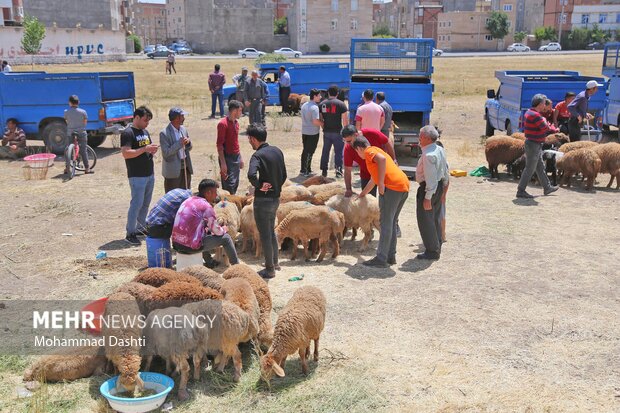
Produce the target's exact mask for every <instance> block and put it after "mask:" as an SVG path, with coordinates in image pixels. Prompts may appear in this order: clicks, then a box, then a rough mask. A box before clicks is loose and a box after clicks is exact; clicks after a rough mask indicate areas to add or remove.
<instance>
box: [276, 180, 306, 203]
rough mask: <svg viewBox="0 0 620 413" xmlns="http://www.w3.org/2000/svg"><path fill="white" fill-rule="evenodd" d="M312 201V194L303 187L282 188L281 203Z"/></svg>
mask: <svg viewBox="0 0 620 413" xmlns="http://www.w3.org/2000/svg"><path fill="white" fill-rule="evenodd" d="M310 200H312V193H310V191H309V190H308V188H306V187H305V186H303V185H290V186H287V187H284V188H282V192H280V203H281V204H284V203H286V202H293V201H310Z"/></svg>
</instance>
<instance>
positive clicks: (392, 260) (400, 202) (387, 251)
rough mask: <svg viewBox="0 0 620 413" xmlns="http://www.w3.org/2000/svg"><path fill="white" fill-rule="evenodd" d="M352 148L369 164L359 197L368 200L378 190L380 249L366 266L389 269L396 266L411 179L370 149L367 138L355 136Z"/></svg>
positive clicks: (378, 248)
mask: <svg viewBox="0 0 620 413" xmlns="http://www.w3.org/2000/svg"><path fill="white" fill-rule="evenodd" d="M351 145H352V146H353V149H355V152H357V154H358V155H359V157H360V158H362V159H364V161H365V162H366V167H367V168H368V172H370V177H371V180H370V181H369V182H368V184H367V185H366V187H365V188H364V189H363V190H362V192H361V193H360V194H359V197H360V198H361V197H363V196H366V195H367V194H368V193H369V192H370V191H372V189H373V188H374V187H375V186H377V187H378V189H379V191H378V192H379V210H380V213H381V216H380V223H381V228H380V230H379V246H378V247H377V255H376V256H375V257H374V258H373V259H371V260H368V261H365V262H363V264H364V265H366V266H369V267H378V268H386V267H387V266H388V265H392V264H396V239H397V237H396V232H397V230H396V227H397V222H398V215H399V214H400V211H401V210H402V209H403V206H404V205H405V201H406V200H407V197H408V196H409V178H407V175H405V173H404V172H403V171H401V170H400V169H399V168H398V166H397V165H396V163H394V161H393V160H392V158H391V157H390V155H388V154H387V153H386V152H385V151H383V150H382V149H380V148H377V147H375V146H371V145H370V143H369V142H368V139H366V138H365V137H364V136H356V137H355V139H354V140H353V143H352V144H351Z"/></svg>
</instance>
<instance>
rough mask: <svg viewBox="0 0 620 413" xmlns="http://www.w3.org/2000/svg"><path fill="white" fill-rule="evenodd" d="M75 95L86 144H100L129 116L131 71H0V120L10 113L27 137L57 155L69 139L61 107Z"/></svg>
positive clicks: (132, 89)
mask: <svg viewBox="0 0 620 413" xmlns="http://www.w3.org/2000/svg"><path fill="white" fill-rule="evenodd" d="M74 94H75V95H78V97H79V98H80V107H81V108H82V109H84V110H85V111H86V112H87V113H88V124H87V125H86V130H87V131H88V144H89V145H90V146H93V147H96V146H99V145H101V144H102V143H103V142H104V141H105V138H106V136H107V135H109V134H113V133H118V131H119V130H120V129H121V128H122V127H124V126H125V125H127V124H128V123H129V122H131V121H132V119H133V111H134V106H135V97H136V92H135V87H134V76H133V73H132V72H101V73H46V72H11V73H0V124H1V125H5V123H6V120H7V119H9V118H15V119H17V121H18V122H19V126H20V127H21V128H22V129H24V132H26V135H27V137H28V139H41V140H43V141H44V142H45V145H46V146H47V147H48V150H50V151H52V152H53V153H55V154H62V153H63V151H64V149H65V147H66V146H67V143H68V140H69V138H68V137H67V125H66V123H65V120H64V111H65V109H67V108H68V107H69V106H68V105H69V103H68V102H69V96H70V95H74Z"/></svg>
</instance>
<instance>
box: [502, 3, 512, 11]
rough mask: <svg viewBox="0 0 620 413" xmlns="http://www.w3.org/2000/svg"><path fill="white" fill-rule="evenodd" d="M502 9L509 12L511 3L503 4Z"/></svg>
mask: <svg viewBox="0 0 620 413" xmlns="http://www.w3.org/2000/svg"><path fill="white" fill-rule="evenodd" d="M504 11H506V12H511V11H512V4H504Z"/></svg>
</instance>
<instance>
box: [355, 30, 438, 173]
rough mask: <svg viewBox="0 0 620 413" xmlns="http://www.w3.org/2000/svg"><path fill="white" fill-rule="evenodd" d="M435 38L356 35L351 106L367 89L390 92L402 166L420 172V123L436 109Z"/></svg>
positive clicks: (356, 102)
mask: <svg viewBox="0 0 620 413" xmlns="http://www.w3.org/2000/svg"><path fill="white" fill-rule="evenodd" d="M433 46H434V41H433V39H374V38H373V39H352V40H351V84H350V89H349V96H350V99H349V108H350V109H351V110H353V109H354V107H356V106H357V104H358V103H359V100H360V98H361V96H362V94H363V92H364V90H366V89H372V90H373V91H374V92H375V93H376V92H384V93H385V100H386V101H387V102H389V104H390V105H391V106H392V109H393V110H394V114H393V117H392V121H393V126H394V149H395V151H396V158H397V159H398V164H399V166H400V168H401V169H402V170H403V171H404V172H405V173H406V174H407V175H408V176H414V175H415V165H416V164H417V158H418V157H419V155H420V153H421V149H420V145H419V132H420V128H422V127H423V126H426V125H428V124H429V122H430V116H431V111H432V109H433V91H434V85H433V83H432V74H433Z"/></svg>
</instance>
